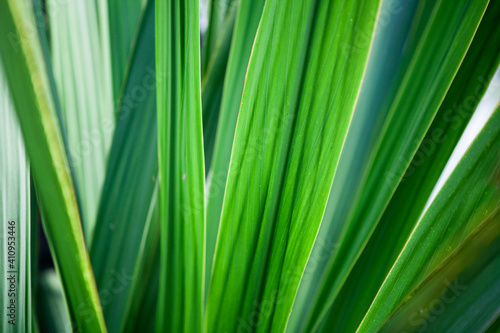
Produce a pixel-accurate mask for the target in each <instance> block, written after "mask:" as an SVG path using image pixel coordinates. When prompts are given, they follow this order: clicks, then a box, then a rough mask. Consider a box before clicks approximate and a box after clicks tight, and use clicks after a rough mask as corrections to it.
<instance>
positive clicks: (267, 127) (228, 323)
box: [207, 1, 379, 332]
mask: <svg viewBox="0 0 500 333" xmlns="http://www.w3.org/2000/svg"><path fill="white" fill-rule="evenodd" d="M378 7H379V1H356V2H348V3H347V2H326V1H320V2H317V3H316V2H315V1H289V2H285V3H282V2H279V1H267V2H266V3H265V5H264V10H263V14H262V18H261V22H260V25H259V29H258V32H257V36H256V39H255V42H254V47H253V51H252V55H251V57H250V62H249V66H248V71H247V75H246V81H245V87H244V90H243V96H242V100H241V107H240V113H239V118H238V123H237V126H236V134H235V138H234V145H233V150H232V157H231V165H230V170H229V176H228V181H227V185H226V193H225V198H224V204H223V209H222V217H221V229H220V230H219V236H218V241H217V247H216V255H215V261H214V268H213V275H212V281H211V284H210V291H209V296H208V305H207V330H208V331H211V332H212V331H213V332H215V331H222V332H223V331H237V330H238V329H242V327H246V329H250V330H252V331H269V330H272V331H283V330H284V329H285V327H286V324H287V321H288V316H289V314H290V310H291V308H292V304H293V300H294V298H295V293H296V291H297V288H298V284H299V281H300V278H301V276H302V273H303V270H304V267H305V264H306V261H307V259H308V257H309V253H310V251H311V248H312V244H313V242H314V239H315V237H316V233H317V230H318V227H319V223H320V221H321V218H322V215H323V211H324V209H325V206H326V201H327V198H328V193H329V190H330V186H331V184H332V180H333V176H334V173H335V168H336V164H337V161H338V158H339V155H340V151H341V149H342V145H343V143H344V139H345V136H346V132H347V128H348V125H349V122H350V120H351V116H352V112H353V109H354V105H355V103H356V99H357V96H358V94H359V89H360V85H361V79H362V77H363V74H364V70H365V66H366V62H367V58H368V53H369V49H370V46H371V40H372V36H373V31H374V20H372V21H367V20H366V19H365V18H366V17H367V15H368V13H371V12H377V11H378ZM255 313H257V315H255Z"/></svg>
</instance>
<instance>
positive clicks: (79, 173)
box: [48, 0, 114, 244]
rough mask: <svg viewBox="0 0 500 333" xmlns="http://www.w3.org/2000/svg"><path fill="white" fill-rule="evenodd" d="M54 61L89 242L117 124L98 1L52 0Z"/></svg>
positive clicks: (72, 164) (70, 157)
mask: <svg viewBox="0 0 500 333" xmlns="http://www.w3.org/2000/svg"><path fill="white" fill-rule="evenodd" d="M48 8H49V10H48V16H49V20H50V27H51V29H50V32H51V34H50V41H51V54H52V65H53V68H54V76H55V81H56V86H57V89H58V93H59V97H60V102H61V106H62V111H63V112H62V113H63V123H64V124H65V127H66V129H67V135H68V144H69V159H70V162H71V164H70V166H71V168H72V169H73V172H74V174H75V180H76V183H77V186H78V190H79V191H80V192H79V196H78V198H79V203H80V205H81V206H80V208H81V209H80V213H81V216H82V221H83V223H84V224H83V227H84V231H85V236H86V239H87V242H88V243H89V244H90V240H91V237H92V234H93V229H94V225H95V221H96V215H97V208H98V203H99V197H100V194H101V189H102V184H103V182H104V174H105V170H106V161H107V156H108V151H109V147H110V145H111V137H112V134H113V130H114V115H113V110H114V109H113V102H112V91H111V89H112V87H111V86H110V85H109V84H110V82H111V80H110V79H109V78H106V74H110V73H108V72H106V71H105V70H104V65H105V60H104V59H103V57H102V51H101V49H102V44H101V40H100V35H99V30H98V19H97V8H96V3H95V2H94V1H74V0H70V1H67V2H64V3H62V2H60V1H57V0H49V1H48Z"/></svg>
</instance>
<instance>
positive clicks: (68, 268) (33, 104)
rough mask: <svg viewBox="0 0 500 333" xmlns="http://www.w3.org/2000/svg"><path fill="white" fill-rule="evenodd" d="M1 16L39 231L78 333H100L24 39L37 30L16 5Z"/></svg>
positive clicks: (41, 82)
mask: <svg viewBox="0 0 500 333" xmlns="http://www.w3.org/2000/svg"><path fill="white" fill-rule="evenodd" d="M0 12H2V13H3V14H4V15H3V18H2V20H1V21H0V36H2V42H1V43H0V54H1V57H2V62H3V64H4V68H5V72H6V75H7V79H8V83H9V87H10V91H11V94H12V97H13V100H14V105H15V109H16V112H17V115H18V118H19V122H20V124H21V130H22V133H23V137H24V141H25V145H26V150H27V152H28V156H29V158H30V161H31V170H32V173H33V178H34V182H35V185H36V190H37V193H38V199H39V203H40V206H41V210H42V214H43V216H44V218H43V221H44V224H43V226H44V231H45V233H46V235H47V238H48V241H49V244H50V248H51V251H52V255H53V257H54V260H55V264H56V268H57V269H58V272H59V274H60V277H61V280H62V284H63V288H64V292H65V295H66V299H67V301H68V303H69V304H70V305H71V306H70V308H71V309H72V313H71V315H72V317H73V318H74V319H75V320H76V324H77V326H78V328H79V329H80V330H82V331H92V332H105V331H106V327H105V325H104V318H103V315H102V310H101V307H100V303H99V296H98V294H97V288H96V286H95V281H94V277H93V274H92V269H91V266H90V260H89V257H88V253H87V251H86V248H85V242H84V238H83V232H82V227H81V222H80V217H79V214H78V207H77V204H76V200H75V195H74V190H73V186H72V183H71V177H70V175H69V170H68V162H67V159H66V157H65V155H64V150H63V148H62V145H61V139H60V133H59V132H58V130H57V125H56V120H55V112H54V110H53V103H52V101H51V97H50V96H51V94H50V93H49V88H48V83H47V82H48V81H47V77H46V73H45V72H44V70H45V68H44V66H43V57H42V55H41V49H40V45H39V44H38V43H37V40H36V39H33V38H29V36H30V34H29V31H36V29H35V28H34V27H35V25H34V18H33V13H32V12H31V11H30V10H29V8H28V7H26V2H19V1H2V2H0ZM30 28H33V30H29V29H30ZM12 41H16V42H17V43H13V42H12Z"/></svg>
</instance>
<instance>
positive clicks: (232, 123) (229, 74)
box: [205, 0, 265, 289]
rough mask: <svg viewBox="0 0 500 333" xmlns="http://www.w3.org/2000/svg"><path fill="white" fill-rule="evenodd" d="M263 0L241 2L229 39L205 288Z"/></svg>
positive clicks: (210, 196)
mask: <svg viewBox="0 0 500 333" xmlns="http://www.w3.org/2000/svg"><path fill="white" fill-rule="evenodd" d="M264 2H265V1H264V0H258V1H257V0H254V1H242V2H241V3H240V6H239V9H238V13H237V18H236V23H235V27H234V35H233V39H232V42H231V51H230V54H229V60H228V64H227V71H226V76H225V79H224V88H223V92H222V101H221V106H220V116H219V118H218V125H217V134H216V137H215V142H214V151H213V159H212V164H211V166H210V169H209V174H208V181H207V186H208V191H207V278H206V284H205V285H206V287H207V289H208V285H209V283H210V276H211V272H212V263H213V258H214V253H215V242H216V240H217V232H218V230H219V223H220V215H221V210H222V200H223V198H224V189H225V187H226V179H227V174H228V171H229V160H230V159H231V148H232V146H233V138H234V130H235V128H236V119H237V118H238V110H239V107H240V101H241V93H242V91H243V83H244V82H245V74H246V71H247V66H248V59H249V58H250V52H251V50H252V45H253V41H254V38H255V33H256V32H257V27H258V25H259V22H260V17H261V15H262V8H263V7H264ZM207 165H208V162H207Z"/></svg>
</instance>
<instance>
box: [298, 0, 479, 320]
mask: <svg viewBox="0 0 500 333" xmlns="http://www.w3.org/2000/svg"><path fill="white" fill-rule="evenodd" d="M486 6H487V1H477V2H474V3H471V2H469V1H457V2H454V3H453V4H451V3H447V2H445V1H440V2H436V4H435V7H434V8H433V11H432V14H431V20H430V21H429V22H427V23H426V24H424V25H423V28H422V38H421V40H420V42H419V43H418V46H417V47H416V48H415V52H413V53H412V54H413V57H412V58H411V60H410V62H409V66H408V70H407V71H406V72H405V74H404V76H403V79H402V83H401V85H400V86H399V87H398V90H397V93H396V94H395V99H394V100H393V101H392V102H391V104H390V107H389V111H388V116H387V119H386V121H385V122H384V125H383V128H382V131H381V133H380V135H379V136H378V137H377V141H376V143H375V145H374V148H373V151H372V154H371V157H370V159H369V163H368V166H367V169H366V170H367V171H366V173H365V174H364V176H363V181H362V182H361V185H360V186H361V189H362V190H360V192H359V194H358V195H357V197H356V200H355V201H354V205H353V207H354V209H353V210H352V211H351V212H350V213H349V215H348V218H347V220H346V222H345V225H344V226H343V230H342V232H341V236H340V238H339V244H340V245H339V248H338V250H337V251H336V252H335V253H334V254H333V256H332V258H331V260H330V262H329V267H328V268H327V270H326V273H325V277H324V279H323V282H322V289H321V291H320V294H319V297H318V298H317V299H316V301H315V302H316V305H315V306H314V309H313V310H312V311H311V317H310V319H309V324H308V326H307V327H306V330H312V329H313V328H315V327H318V325H319V324H320V322H321V320H322V318H323V317H324V316H325V315H326V313H327V311H328V309H329V307H330V305H331V304H332V302H333V300H334V299H335V297H336V296H337V294H338V292H339V290H340V288H341V286H342V285H343V284H344V282H345V279H346V277H347V276H348V274H349V272H350V271H351V270H352V267H353V265H354V264H355V262H356V260H357V259H358V257H359V255H360V254H361V251H362V250H363V248H364V247H365V246H366V243H367V241H368V239H369V237H370V236H371V234H372V233H373V231H374V229H375V227H376V225H377V223H378V222H379V220H380V218H381V216H382V214H383V212H384V210H385V208H386V206H387V204H388V202H389V200H390V199H391V197H392V195H393V193H394V191H395V189H396V187H397V185H398V184H399V182H400V180H401V178H402V177H403V174H404V172H405V170H406V169H407V167H408V165H409V163H410V161H411V159H412V157H413V156H414V154H415V153H416V150H417V149H418V146H419V144H420V142H421V141H422V139H423V138H424V135H425V133H426V131H427V129H428V128H429V126H430V124H431V122H432V120H433V118H434V116H435V115H436V112H437V111H438V108H439V106H440V104H441V102H442V100H443V98H444V96H445V94H446V92H447V91H448V88H449V86H450V85H451V82H452V80H453V78H454V76H455V74H456V72H457V70H458V68H459V66H460V64H461V61H462V59H463V58H464V56H465V53H466V51H467V49H468V47H469V45H470V43H471V41H472V38H473V36H474V33H475V32H476V29H477V27H478V25H479V22H480V20H481V18H482V15H483V13H484V11H485V9H486ZM333 190H335V189H333Z"/></svg>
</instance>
